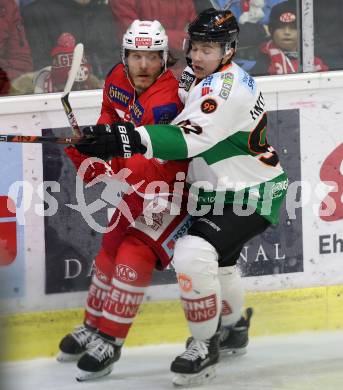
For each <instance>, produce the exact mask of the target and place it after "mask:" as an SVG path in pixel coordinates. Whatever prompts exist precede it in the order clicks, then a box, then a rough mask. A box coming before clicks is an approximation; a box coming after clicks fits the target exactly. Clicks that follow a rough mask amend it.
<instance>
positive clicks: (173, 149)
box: [144, 125, 188, 160]
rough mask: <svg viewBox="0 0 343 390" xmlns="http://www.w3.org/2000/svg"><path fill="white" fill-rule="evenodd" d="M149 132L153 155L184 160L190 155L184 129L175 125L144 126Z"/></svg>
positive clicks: (166, 158)
mask: <svg viewBox="0 0 343 390" xmlns="http://www.w3.org/2000/svg"><path fill="white" fill-rule="evenodd" d="M144 127H145V129H146V131H147V132H148V133H149V136H150V140H151V144H152V150H153V156H154V157H157V158H161V159H163V160H183V159H185V158H187V157H188V149H187V144H186V141H185V139H184V136H183V133H182V130H181V129H180V127H178V126H173V125H148V126H144Z"/></svg>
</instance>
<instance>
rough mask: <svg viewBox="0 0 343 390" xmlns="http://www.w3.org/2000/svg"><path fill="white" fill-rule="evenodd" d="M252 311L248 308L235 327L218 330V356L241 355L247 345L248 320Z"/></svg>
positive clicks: (223, 327)
mask: <svg viewBox="0 0 343 390" xmlns="http://www.w3.org/2000/svg"><path fill="white" fill-rule="evenodd" d="M252 315H253V309H252V308H251V307H248V308H247V309H246V311H245V316H242V317H241V318H240V319H239V321H238V322H237V323H236V324H235V325H231V326H227V327H225V326H222V327H221V328H220V354H221V356H225V355H226V354H232V355H243V354H245V353H246V347H247V345H248V343H249V327H250V319H251V317H252Z"/></svg>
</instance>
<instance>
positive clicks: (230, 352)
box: [220, 347, 247, 358]
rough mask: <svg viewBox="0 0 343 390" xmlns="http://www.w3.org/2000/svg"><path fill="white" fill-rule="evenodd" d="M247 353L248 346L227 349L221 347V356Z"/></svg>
mask: <svg viewBox="0 0 343 390" xmlns="http://www.w3.org/2000/svg"><path fill="white" fill-rule="evenodd" d="M246 353H247V349H246V347H243V348H227V349H221V350H220V357H221V358H223V357H226V356H241V355H245V354H246Z"/></svg>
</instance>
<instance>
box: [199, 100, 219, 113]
mask: <svg viewBox="0 0 343 390" xmlns="http://www.w3.org/2000/svg"><path fill="white" fill-rule="evenodd" d="M217 107H218V104H217V102H216V101H215V100H214V99H206V100H204V101H203V102H202V103H201V106H200V108H201V111H202V112H203V113H204V114H212V112H214V111H216V109H217Z"/></svg>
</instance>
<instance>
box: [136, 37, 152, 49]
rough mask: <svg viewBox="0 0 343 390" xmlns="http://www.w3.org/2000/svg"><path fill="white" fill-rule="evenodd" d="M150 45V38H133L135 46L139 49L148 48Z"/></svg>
mask: <svg viewBox="0 0 343 390" xmlns="http://www.w3.org/2000/svg"><path fill="white" fill-rule="evenodd" d="M151 45H152V38H147V37H136V38H135V46H137V47H140V46H146V47H149V46H151Z"/></svg>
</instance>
